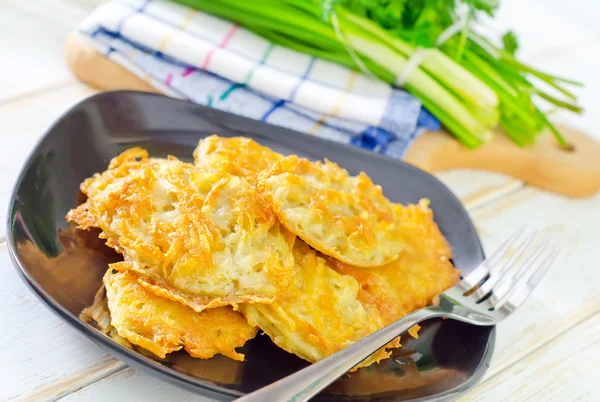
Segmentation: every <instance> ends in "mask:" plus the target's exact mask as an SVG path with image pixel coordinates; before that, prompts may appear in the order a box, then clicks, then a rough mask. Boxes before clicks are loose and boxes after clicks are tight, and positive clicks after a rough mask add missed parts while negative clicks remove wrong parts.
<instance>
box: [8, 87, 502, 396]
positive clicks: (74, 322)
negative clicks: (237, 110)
mask: <svg viewBox="0 0 600 402" xmlns="http://www.w3.org/2000/svg"><path fill="white" fill-rule="evenodd" d="M119 93H121V94H125V95H127V94H133V95H143V96H148V97H164V96H163V95H159V94H153V93H147V92H140V91H129V90H124V91H106V92H100V93H98V94H95V95H92V96H90V97H88V98H85V99H83V100H81V101H80V102H77V103H76V104H74V105H73V106H72V107H71V108H69V109H67V111H65V112H64V113H62V114H61V115H60V116H59V117H58V118H56V119H55V120H54V122H53V123H52V124H51V125H50V126H49V128H48V129H47V130H46V131H45V132H44V134H43V135H42V136H41V137H40V139H39V140H38V141H37V142H36V143H35V145H34V146H33V147H32V150H31V151H30V153H29V155H28V157H27V159H26V160H25V162H24V164H23V166H22V167H21V169H20V171H19V175H18V178H17V180H16V181H15V184H14V186H13V188H12V191H11V195H10V198H9V206H8V213H7V221H6V241H7V249H8V253H9V255H10V258H11V260H12V262H13V265H14V266H15V268H16V270H17V272H18V274H19V276H20V278H21V279H22V280H23V282H25V284H26V285H27V287H28V288H29V289H30V290H31V291H32V292H33V293H34V294H35V295H36V297H37V298H38V299H39V300H41V301H42V302H43V303H44V304H45V305H46V307H47V308H48V309H49V310H50V311H52V312H53V313H54V314H56V315H57V316H58V317H60V318H61V319H63V320H65V321H66V322H67V323H68V324H69V325H71V327H73V328H74V329H76V330H77V331H78V332H79V333H81V334H83V335H84V336H86V337H87V338H89V339H90V340H92V341H93V342H94V343H96V344H97V345H98V346H100V347H101V348H102V349H104V350H106V351H107V352H108V353H110V354H112V355H113V356H115V357H116V358H117V359H119V360H121V361H122V362H124V363H125V364H127V365H128V366H131V367H134V368H137V369H140V370H142V371H144V372H147V373H149V374H151V375H156V374H160V375H162V376H164V378H165V379H167V380H169V381H170V382H172V383H174V384H177V385H179V386H181V387H183V388H185V389H187V390H189V391H192V392H197V391H198V390H199V389H202V391H203V394H202V395H203V396H205V397H208V396H209V395H210V397H213V398H215V399H217V400H233V399H235V398H239V397H241V396H243V395H245V394H244V393H243V392H239V391H235V390H231V389H229V388H225V387H221V386H218V385H213V384H210V383H207V382H202V381H199V380H195V379H193V378H191V377H189V376H186V375H185V374H183V373H179V372H177V371H175V370H170V369H168V368H166V367H164V366H162V365H160V364H158V363H156V362H154V361H152V360H150V359H147V358H145V357H144V356H143V355H141V354H139V353H136V352H134V351H132V350H130V349H128V348H126V347H124V346H122V345H120V344H118V343H116V342H114V341H113V340H111V339H110V338H108V337H106V336H104V335H103V334H101V333H100V332H98V331H96V330H94V329H93V328H92V327H90V326H89V325H87V324H86V323H84V322H83V321H81V320H80V319H79V318H78V317H76V316H75V315H74V314H72V313H71V312H70V311H68V310H67V309H66V308H64V307H63V306H61V305H60V304H59V303H58V302H57V301H56V300H55V299H54V298H53V297H52V296H50V295H49V294H48V293H47V292H46V291H45V289H44V287H43V286H41V285H40V284H39V283H38V282H37V281H36V280H35V279H34V278H33V277H32V276H31V275H30V273H29V271H28V269H27V267H26V266H25V265H24V263H23V262H22V261H21V260H20V259H19V257H18V253H17V246H16V244H15V236H14V230H13V229H14V225H13V214H14V210H15V206H16V196H17V190H18V189H19V187H20V186H21V183H22V181H23V179H24V173H25V172H26V171H27V169H28V167H29V166H30V165H31V163H32V160H33V157H34V156H35V154H36V151H37V150H38V148H39V146H40V145H41V144H42V143H43V142H44V141H45V140H46V139H47V137H49V136H50V135H51V134H52V133H53V131H54V129H55V127H56V126H57V125H58V123H59V122H60V121H61V120H63V119H64V118H65V117H67V116H69V115H70V114H71V113H72V112H73V111H75V110H77V109H78V108H80V107H81V106H82V105H83V104H84V103H87V102H92V101H95V100H96V99H98V98H103V97H106V96H114V95H115V94H119ZM169 99H170V101H173V102H181V103H185V104H186V105H187V106H189V105H188V103H189V102H186V101H182V100H178V99H172V98H169ZM194 106H195V107H197V108H199V109H210V108H207V107H204V106H201V105H194ZM210 110H211V111H213V110H214V109H210ZM218 112H219V113H221V114H229V113H226V112H222V111H218ZM234 116H235V117H236V118H239V117H240V116H237V115H234ZM248 120H249V121H250V119H248ZM252 121H253V122H254V120H252ZM263 124H266V125H269V124H268V123H263ZM278 128H279V127H278ZM280 129H282V130H286V131H290V130H287V129H283V128H280ZM311 140H312V141H317V142H325V143H330V144H335V145H336V146H339V147H346V148H350V149H352V150H353V151H354V152H356V151H358V152H361V153H364V154H366V155H369V156H370V157H376V158H382V159H385V160H386V161H388V162H389V161H391V162H393V163H396V164H399V165H402V166H403V168H405V169H409V170H414V171H418V172H421V173H426V172H424V171H422V170H421V169H419V168H417V167H415V166H412V165H410V164H408V163H406V162H403V161H400V160H393V159H391V158H387V157H385V156H383V155H380V154H376V153H373V152H370V151H367V150H364V149H360V148H357V147H353V146H350V145H345V144H340V143H337V142H334V141H331V140H327V139H323V138H319V137H311ZM426 174H427V175H428V176H429V178H430V179H432V180H433V181H436V182H437V183H438V184H439V185H440V186H441V187H442V188H443V189H444V190H445V192H446V193H447V195H448V196H449V197H451V198H454V199H455V200H456V202H457V203H458V204H459V205H461V207H462V203H461V202H460V200H459V199H458V198H457V197H456V195H454V193H452V191H450V189H448V188H447V187H446V186H445V185H444V184H443V183H442V182H441V181H439V180H438V179H437V178H436V177H434V176H432V175H430V174H428V173H426ZM462 209H463V211H462V212H463V214H464V216H465V217H466V223H467V224H468V225H469V226H470V227H471V228H472V229H473V230H475V228H474V225H473V222H472V221H471V219H470V218H469V216H468V214H467V212H466V210H464V207H462ZM476 240H477V246H478V249H479V251H480V254H481V259H482V260H483V258H485V256H484V251H483V247H482V245H481V240H480V239H479V237H476ZM495 341H496V328H495V326H494V327H493V328H492V330H491V331H490V335H489V338H488V341H487V344H486V349H485V353H484V355H483V358H482V359H481V361H480V364H479V366H478V367H477V369H476V371H475V373H474V374H473V375H472V376H471V377H469V379H468V380H466V381H465V382H463V383H462V384H460V385H458V386H456V387H454V388H451V389H448V390H446V391H443V392H440V393H438V394H436V395H433V396H432V397H427V398H416V399H411V400H409V402H412V401H414V402H417V401H442V400H450V399H451V398H453V397H457V396H459V395H462V394H464V393H466V392H467V391H469V390H470V389H472V388H473V387H474V386H475V385H476V384H477V383H479V381H480V380H481V379H482V378H483V376H484V374H485V372H486V371H487V369H488V368H489V365H490V361H491V358H492V354H493V351H494V346H495ZM357 399H358V398H357ZM360 399H365V400H372V399H371V398H370V397H369V396H365V397H364V398H360Z"/></svg>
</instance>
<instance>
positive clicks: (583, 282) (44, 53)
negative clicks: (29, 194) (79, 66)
mask: <svg viewBox="0 0 600 402" xmlns="http://www.w3.org/2000/svg"><path fill="white" fill-rule="evenodd" d="M101 1H102V0H38V1H35V2H30V1H22V0H3V1H2V2H0V49H2V50H3V56H2V59H1V60H0V129H1V134H0V171H1V172H2V174H1V175H0V215H1V216H0V219H1V221H2V222H4V221H5V219H6V216H5V215H6V209H7V202H8V197H9V193H10V190H11V188H12V185H13V183H14V180H15V179H16V175H17V173H18V171H19V169H20V167H21V165H22V163H23V161H24V159H25V157H26V156H27V154H28V152H29V151H30V150H31V148H32V146H33V144H34V143H35V142H36V140H37V139H38V138H39V136H40V135H41V134H42V133H43V132H44V130H45V129H46V128H47V127H48V126H49V125H50V124H51V123H52V122H53V121H54V119H56V118H57V117H58V116H59V115H60V114H61V113H62V112H63V111H65V110H66V109H67V108H68V107H70V106H71V105H73V104H74V103H76V102H78V101H80V100H81V99H83V98H85V97H87V96H89V95H92V94H93V93H94V92H95V90H93V89H91V88H89V87H86V86H85V85H83V84H80V83H78V82H77V81H76V80H75V79H74V78H73V77H72V76H71V75H70V74H69V71H68V70H67V68H66V67H65V65H64V63H63V59H62V47H63V42H64V40H65V38H66V36H67V34H68V32H69V31H70V30H72V29H73V28H74V27H76V26H77V24H78V23H79V22H80V21H81V20H82V18H84V16H85V15H86V14H87V13H89V12H90V11H91V10H92V9H93V8H94V7H95V6H97V5H98V4H99V3H100V2H101ZM502 3H503V7H502V9H501V10H500V12H499V15H498V25H499V26H501V27H508V26H512V27H517V28H518V29H517V30H516V31H517V33H518V34H520V37H521V44H522V47H523V49H522V52H521V56H522V57H524V58H525V59H526V60H527V61H529V62H531V63H533V64H535V65H537V66H539V67H542V68H544V69H547V70H549V71H551V72H554V73H558V74H563V75H566V76H569V77H573V78H576V79H580V80H583V81H584V82H585V83H586V87H585V89H582V90H580V91H579V94H580V96H581V101H582V103H583V105H584V106H585V107H586V108H587V109H588V113H587V114H585V115H584V116H569V115H566V114H564V115H563V114H558V115H557V116H556V120H559V121H565V122H568V123H570V124H571V125H573V126H575V127H578V128H580V129H583V130H585V131H586V132H588V133H589V134H590V135H595V136H596V137H597V138H598V139H599V140H600V136H598V133H599V131H598V129H597V128H598V127H600V97H599V94H600V74H599V71H600V26H599V25H598V24H597V15H598V13H599V12H600V5H599V4H598V3H596V2H595V1H593V0H587V1H586V0H503V2H502ZM598 163H600V161H599V162H598ZM439 177H440V178H441V179H442V180H443V181H444V182H445V183H446V184H447V185H448V186H449V187H450V188H451V189H452V190H453V191H454V192H455V193H456V194H457V195H458V196H459V197H460V198H461V199H462V201H463V202H464V203H465V205H466V207H467V209H468V211H469V213H470V214H471V217H472V218H473V220H474V222H475V225H476V227H477V230H478V231H479V234H480V236H481V239H482V241H483V243H484V247H485V248H486V249H487V250H490V249H494V248H495V247H497V246H498V245H499V243H500V241H501V240H502V239H504V238H505V237H507V235H508V234H509V233H511V232H512V231H513V229H514V228H515V227H516V226H518V225H521V224H522V223H524V222H527V224H528V225H529V227H531V228H536V229H539V230H541V231H543V232H552V233H555V234H556V235H557V236H560V238H562V239H563V242H564V245H565V248H564V251H563V253H562V255H561V257H560V259H559V261H558V263H557V264H556V265H555V266H554V267H553V268H552V270H551V271H550V272H549V273H548V275H547V277H546V278H545V279H544V281H543V282H542V284H541V285H540V287H539V288H538V289H537V290H536V292H535V293H534V295H533V296H532V297H531V298H530V299H529V300H528V301H527V303H526V304H525V306H524V307H523V308H522V309H521V310H520V311H518V312H517V313H516V314H515V315H514V316H513V317H511V318H509V319H508V320H506V321H505V322H503V323H501V324H500V325H499V326H498V341H497V346H496V351H495V352H494V357H493V361H492V365H491V368H490V370H489V371H488V372H487V375H486V377H485V379H484V380H483V382H482V383H481V384H480V385H479V386H478V387H477V388H476V389H474V390H473V391H472V392H471V393H470V394H469V395H467V396H466V397H464V398H463V400H465V401H507V400H510V401H525V400H528V401H534V400H535V401H561V402H562V401H575V400H578V401H579V400H586V401H598V400H600V387H598V384H597V381H598V374H600V269H599V268H600V267H599V263H598V260H599V259H600V251H599V249H600V246H599V243H598V240H599V238H600V195H597V196H596V197H594V198H589V199H584V200H571V199H567V198H563V197H559V196H556V195H553V194H550V193H546V192H544V191H540V190H537V189H535V188H532V187H529V186H526V185H523V183H521V182H518V181H515V180H513V179H510V178H508V177H505V176H501V175H497V174H491V173H485V172H478V171H453V172H447V173H443V174H440V175H439ZM5 239H6V238H5V232H4V225H1V226H0V317H2V327H0V400H41V401H46V400H48V401H50V400H58V399H64V400H65V401H69V402H73V401H96V400H97V401H104V400H113V401H115V400H116V401H122V400H127V401H161V400H186V401H187V400H190V401H206V399H205V398H202V397H198V396H196V395H193V394H191V393H189V392H187V391H184V390H182V389H179V388H176V387H174V386H171V385H168V384H166V383H163V382H161V381H159V380H156V379H155V378H153V377H151V376H149V375H147V374H144V373H141V372H139V371H137V370H134V369H131V368H128V367H127V366H125V365H124V364H123V363H121V362H119V361H117V360H115V359H114V358H112V357H111V356H109V355H108V354H107V353H105V352H104V351H103V350H102V349H100V348H99V347H97V346H96V345H94V344H92V343H91V342H90V341H88V340H86V339H83V338H82V337H81V336H80V335H79V334H78V333H76V332H75V330H73V329H71V328H69V327H67V326H66V325H65V324H63V322H62V321H61V320H59V319H58V318H56V317H55V316H54V315H53V314H52V313H50V311H48V310H47V309H46V308H45V307H44V306H43V305H42V304H41V303H40V302H39V301H38V300H37V299H36V298H35V297H34V296H33V294H32V293H31V292H30V291H29V290H28V289H27V288H26V287H25V285H24V284H23V283H22V282H21V280H20V279H19V278H18V277H17V274H16V271H15V269H14V268H13V266H12V264H11V261H10V259H9V257H8V254H7V250H6V240H5Z"/></svg>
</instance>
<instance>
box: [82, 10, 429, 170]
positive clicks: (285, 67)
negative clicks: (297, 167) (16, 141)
mask: <svg viewBox="0 0 600 402" xmlns="http://www.w3.org/2000/svg"><path fill="white" fill-rule="evenodd" d="M79 31H80V33H81V34H83V35H85V36H86V37H88V38H89V39H90V40H91V43H92V45H93V46H94V48H95V49H96V50H97V51H98V52H101V53H102V54H104V55H105V56H106V57H108V58H109V59H111V60H112V61H114V62H116V63H118V64H120V65H122V66H123V67H125V68H126V69H128V70H129V71H131V72H133V73H134V74H136V75H137V76H138V77H140V78H142V79H144V80H146V81H147V82H148V83H149V84H150V85H152V86H153V87H155V88H156V89H158V90H159V91H160V92H162V93H164V94H166V95H169V96H173V97H177V98H181V99H186V100H189V101H192V102H195V103H199V104H202V105H207V106H210V107H213V108H215V109H219V110H223V111H227V112H231V113H235V114H238V115H241V116H245V117H249V118H251V119H255V120H261V121H265V122H267V123H270V124H274V125H278V126H282V127H286V128H290V129H293V130H296V131H298V132H301V133H304V134H307V135H316V136H319V137H323V138H327V139H330V140H333V141H337V142H342V143H346V144H353V145H356V146H360V147H362V148H366V149H369V150H372V151H375V152H379V153H381V154H384V155H388V156H391V157H395V158H401V157H402V155H403V154H404V152H405V151H406V149H407V148H408V146H409V145H410V143H411V142H412V141H413V140H414V139H415V138H416V137H417V136H418V135H419V134H420V133H421V132H422V131H423V129H430V130H437V129H439V122H438V121H437V120H436V119H435V118H434V117H433V116H432V115H431V114H430V113H428V112H427V111H426V110H425V109H424V108H423V107H422V105H421V103H420V102H419V100H418V99H416V98H415V97H414V96H412V95H411V94H409V93H407V92H406V91H403V90H401V89H397V88H393V87H391V86H390V85H388V84H386V83H384V82H382V81H379V80H376V79H374V78H371V77H368V76H366V75H364V74H361V73H359V72H357V71H354V70H351V69H348V68H346V67H343V66H340V65H337V64H334V63H331V62H329V61H326V60H322V59H319V58H315V57H312V56H309V55H306V54H303V53H299V52H296V51H294V50H291V49H287V48H284V47H281V46H278V45H275V44H273V43H271V42H269V41H267V40H265V39H264V38H262V37H260V36H257V35H255V34H253V33H252V32H250V31H248V30H246V29H244V28H242V27H240V26H239V25H237V24H234V23H232V22H230V21H227V20H223V19H220V18H217V17H215V16H212V15H209V14H205V13H202V12H200V11H197V10H194V9H191V8H188V7H185V6H182V5H179V4H176V3H172V2H169V1H165V0H119V1H113V2H110V3H106V4H103V5H101V6H100V7H99V8H97V9H96V10H95V11H94V12H93V13H92V14H91V15H90V16H89V17H88V18H87V19H86V20H85V21H84V22H83V23H82V24H81V26H80V29H79ZM215 134H217V135H218V134H219V133H215Z"/></svg>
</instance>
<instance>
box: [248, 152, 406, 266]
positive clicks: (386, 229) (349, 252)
mask: <svg viewBox="0 0 600 402" xmlns="http://www.w3.org/2000/svg"><path fill="white" fill-rule="evenodd" d="M258 189H259V191H260V192H261V194H262V195H263V196H264V197H265V199H266V200H267V201H268V202H269V203H270V204H271V205H272V207H273V209H274V211H275V213H276V214H277V216H278V217H279V220H280V221H281V223H282V224H283V225H284V226H285V227H286V228H287V229H288V230H289V231H290V232H292V233H294V234H296V235H297V236H298V237H300V238H301V239H302V240H304V241H305V242H306V243H308V244H309V245H311V246H312V247H314V248H315V249H317V250H319V251H320V252H322V253H323V254H326V255H329V256H331V257H334V258H336V259H338V260H340V261H343V262H345V263H347V264H352V265H356V266H364V267H373V266H378V265H383V264H385V263H388V262H390V261H392V260H394V259H396V258H398V255H399V254H400V252H401V251H402V250H403V248H404V244H403V243H402V242H401V241H399V240H398V239H399V238H400V236H399V234H398V232H399V231H398V227H397V224H396V222H395V220H394V212H393V210H392V204H391V203H390V201H389V200H388V199H387V198H386V197H385V196H384V195H383V192H382V190H381V187H380V186H377V185H375V184H373V182H372V181H371V179H369V177H368V176H367V175H366V174H364V173H361V174H359V175H358V176H350V175H349V174H348V172H347V171H346V170H345V169H342V168H340V167H339V166H338V165H336V164H335V163H331V162H329V161H327V160H326V161H325V163H321V162H311V161H309V160H307V159H301V158H298V157H297V156H289V157H286V158H283V159H281V160H279V161H278V162H277V163H276V164H275V165H274V166H273V168H271V169H270V170H268V171H264V172H262V173H261V175H260V177H259V182H258Z"/></svg>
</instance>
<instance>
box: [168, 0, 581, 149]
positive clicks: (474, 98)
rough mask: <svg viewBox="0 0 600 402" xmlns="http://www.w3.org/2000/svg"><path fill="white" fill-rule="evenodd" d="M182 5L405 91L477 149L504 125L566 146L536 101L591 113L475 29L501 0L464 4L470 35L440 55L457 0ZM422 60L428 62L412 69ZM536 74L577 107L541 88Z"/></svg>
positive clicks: (524, 138) (520, 138)
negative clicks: (480, 15)
mask: <svg viewBox="0 0 600 402" xmlns="http://www.w3.org/2000/svg"><path fill="white" fill-rule="evenodd" d="M175 1H176V2H179V3H182V4H185V5H187V6H190V7H192V8H196V9H199V10H202V11H205V12H208V13H211V14H214V15H217V16H219V17H223V18H226V19H230V20H232V21H235V22H237V23H239V24H241V25H243V26H245V27H246V28H247V29H249V30H251V31H254V32H255V33H257V34H258V35H261V36H263V37H265V38H266V39H268V40H270V41H272V42H273V43H275V44H278V45H280V46H284V47H288V48H290V49H294V50H296V51H299V52H303V53H306V54H310V55H312V56H315V57H319V58H323V59H326V60H330V61H332V62H334V63H338V64H341V65H344V66H347V67H349V68H352V69H355V70H359V71H362V72H364V73H366V74H369V75H374V76H376V77H378V78H379V79H381V80H383V81H385V82H388V83H390V84H396V85H397V84H402V85H403V86H404V88H406V90H408V91H409V92H411V93H412V94H413V95H415V96H416V97H417V98H419V99H420V100H421V102H422V104H423V105H424V106H425V107H426V108H427V109H428V110H429V111H430V112H431V113H432V114H434V115H435V116H436V117H437V118H438V119H439V120H440V121H441V122H442V123H443V124H444V125H445V126H446V127H447V128H448V129H449V130H450V132H452V133H453V134H454V135H455V136H456V137H457V138H458V139H459V140H460V141H462V142H463V143H464V144H465V145H466V146H468V147H470V148H476V147H477V146H479V145H481V144H482V143H483V142H485V141H488V140H489V139H490V138H491V133H492V129H493V128H494V127H496V126H498V125H500V126H502V127H503V128H504V130H505V131H506V133H507V135H508V136H509V137H510V138H511V139H512V140H513V141H514V142H515V143H517V144H518V145H521V146H524V145H527V144H531V143H533V142H534V141H535V137H536V135H537V134H538V133H540V132H541V130H542V129H543V128H544V127H547V128H549V129H550V131H552V132H553V133H554V135H555V136H556V138H557V139H558V141H559V143H560V144H562V145H565V146H566V145H567V142H566V140H565V139H564V138H563V137H562V136H561V135H560V133H559V132H558V130H557V129H556V128H555V127H554V125H553V124H552V123H551V122H550V121H549V120H548V119H547V117H546V116H545V115H544V113H542V112H541V111H540V109H539V108H538V107H537V106H536V104H535V103H534V101H533V96H536V97H539V98H540V99H543V100H545V101H546V102H549V103H550V104H552V105H554V106H556V107H559V108H565V109H568V110H572V111H574V112H581V110H582V109H581V107H579V106H578V105H576V104H574V103H573V102H572V101H573V100H575V96H574V95H573V94H572V93H571V92H570V91H569V90H567V89H565V88H564V87H563V85H565V84H569V85H578V83H576V82H574V81H572V80H568V79H564V78H560V77H555V76H552V75H550V74H547V73H543V72H540V71H538V70H535V69H533V68H531V67H529V66H527V65H525V64H523V63H521V62H519V61H518V60H517V59H516V58H515V56H514V51H515V50H516V49H517V47H518V43H517V41H516V37H515V36H514V35H513V34H512V33H508V34H507V35H505V36H504V37H503V42H504V46H505V48H504V49H501V48H499V47H497V46H494V45H493V44H492V43H491V41H489V40H487V39H486V38H483V37H481V36H480V35H478V34H477V33H476V32H475V31H474V30H473V29H472V28H471V24H470V22H471V20H475V19H476V11H482V12H486V13H488V14H490V15H493V12H494V10H495V8H496V7H497V1H494V0H486V1H481V0H465V1H464V3H466V4H467V5H468V6H469V7H470V12H469V14H468V16H467V17H466V18H467V19H466V21H465V23H464V25H463V26H462V30H461V32H459V33H458V34H457V35H454V36H453V37H451V38H450V39H448V40H447V41H446V42H445V43H443V44H441V45H440V47H439V48H438V47H436V46H435V42H436V40H437V38H438V37H439V35H440V34H441V33H442V32H444V31H445V30H446V29H448V28H449V27H450V26H451V25H452V24H455V23H456V21H457V16H456V15H457V13H456V9H457V7H458V4H457V0H440V1H435V2H432V1H428V0H410V1H409V0H329V1H327V0H247V1H238V0H175ZM419 48H425V49H426V50H418V49H419ZM416 52H426V53H419V54H416ZM413 57H416V58H417V57H418V58H420V59H419V63H415V62H414V61H413V62H411V63H410V64H412V65H411V66H409V67H407V65H408V64H409V60H410V59H411V58H413ZM406 68H413V69H412V70H411V71H405V69H406ZM365 70H367V71H365ZM529 77H533V78H535V79H537V80H539V81H541V82H544V83H545V84H547V85H548V86H549V87H550V88H552V89H553V90H555V91H557V92H558V93H559V94H561V95H562V96H566V97H567V98H568V100H564V99H561V98H559V97H558V96H557V95H553V94H551V93H548V92H547V91H546V90H542V89H540V88H538V87H536V86H535V85H534V84H533V83H532V81H531V80H530V78H529ZM402 79H404V81H405V82H400V81H402Z"/></svg>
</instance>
